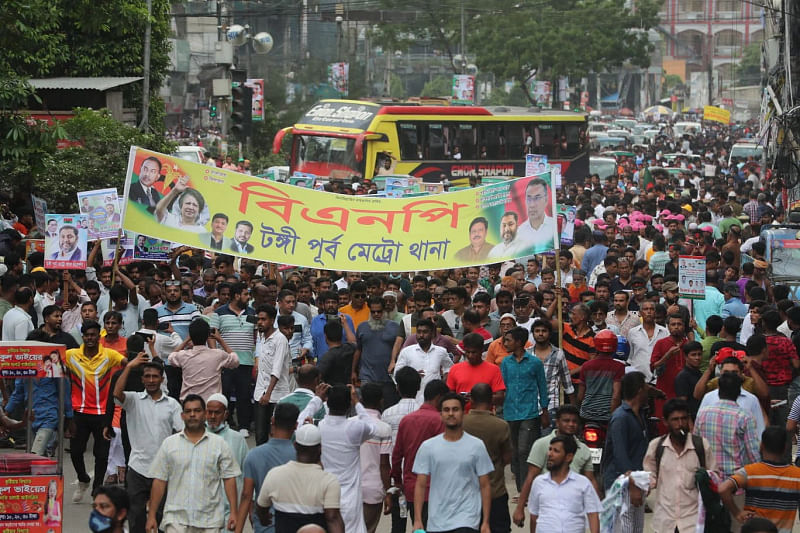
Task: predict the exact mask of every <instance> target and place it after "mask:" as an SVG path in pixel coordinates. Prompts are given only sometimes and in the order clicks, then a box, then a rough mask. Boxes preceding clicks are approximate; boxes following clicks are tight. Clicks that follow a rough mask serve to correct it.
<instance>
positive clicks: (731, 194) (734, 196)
mask: <svg viewBox="0 0 800 533" xmlns="http://www.w3.org/2000/svg"><path fill="white" fill-rule="evenodd" d="M728 198H736V193H735V192H733V191H731V192H729V193H728Z"/></svg>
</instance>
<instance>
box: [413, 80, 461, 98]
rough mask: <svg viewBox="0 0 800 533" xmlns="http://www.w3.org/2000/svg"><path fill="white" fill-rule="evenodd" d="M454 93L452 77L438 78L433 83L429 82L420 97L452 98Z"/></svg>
mask: <svg viewBox="0 0 800 533" xmlns="http://www.w3.org/2000/svg"><path fill="white" fill-rule="evenodd" d="M452 93H453V78H452V77H450V76H436V77H435V78H433V79H432V80H431V81H429V82H427V83H426V84H425V86H424V87H422V91H420V93H419V95H420V96H425V97H437V96H450V95H451V94H452Z"/></svg>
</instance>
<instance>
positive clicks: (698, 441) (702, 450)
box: [656, 435, 706, 479]
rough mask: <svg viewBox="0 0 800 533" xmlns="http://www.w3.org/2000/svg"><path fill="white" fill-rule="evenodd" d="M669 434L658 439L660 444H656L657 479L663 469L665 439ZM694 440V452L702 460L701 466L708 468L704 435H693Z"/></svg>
mask: <svg viewBox="0 0 800 533" xmlns="http://www.w3.org/2000/svg"><path fill="white" fill-rule="evenodd" d="M667 437H669V435H664V436H663V437H661V438H660V439H658V446H656V479H658V473H659V472H660V471H661V458H662V457H663V456H664V440H666V438H667ZM692 442H693V443H694V453H696V454H697V460H698V461H699V462H700V468H702V469H704V470H705V468H706V447H705V445H704V444H703V437H700V436H699V435H692Z"/></svg>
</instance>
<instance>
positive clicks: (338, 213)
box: [123, 147, 558, 272]
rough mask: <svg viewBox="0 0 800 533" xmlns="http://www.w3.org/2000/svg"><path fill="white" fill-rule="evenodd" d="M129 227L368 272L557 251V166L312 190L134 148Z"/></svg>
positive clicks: (282, 259)
mask: <svg viewBox="0 0 800 533" xmlns="http://www.w3.org/2000/svg"><path fill="white" fill-rule="evenodd" d="M124 204H125V213H124V219H123V227H124V228H125V229H127V230H130V231H133V232H136V233H140V234H144V235H149V236H151V237H155V238H158V239H163V240H165V241H170V242H175V243H183V244H186V245H189V246H193V247H197V248H203V249H205V250H209V251H212V252H217V253H225V254H232V255H238V256H242V257H248V258H252V259H256V260H261V261H270V262H274V263H282V264H288V265H297V266H306V267H312V268H325V269H332V270H349V271H363V272H397V271H413V270H432V269H433V270H435V269H445V268H455V267H464V266H470V265H481V264H486V263H494V262H501V261H504V260H507V259H514V258H518V257H524V256H527V255H532V254H534V253H540V252H544V251H547V250H552V249H553V246H554V242H556V240H555V238H556V235H557V231H558V223H557V220H556V217H555V216H554V212H555V209H554V207H553V206H555V191H554V190H553V188H552V187H551V185H550V174H549V173H546V174H542V175H539V176H534V177H528V178H520V179H517V180H511V181H505V182H501V183H495V184H491V185H486V186H484V187H479V188H475V189H469V190H464V191H457V192H450V193H443V194H431V195H428V196H420V197H414V198H380V197H375V196H350V195H343V194H333V193H328V192H323V191H315V190H309V189H305V188H300V187H296V186H293V185H288V184H284V183H278V182H274V181H268V180H264V179H261V178H256V177H253V176H247V175H244V174H239V173H237V172H232V171H228V170H223V169H220V168H216V167H210V166H207V165H201V164H198V163H193V162H190V161H186V160H183V159H179V158H175V157H170V156H166V155H163V154H159V153H155V152H150V151H147V150H143V149H141V148H136V147H132V148H131V153H130V159H129V161H128V174H127V178H126V181H125V197H124Z"/></svg>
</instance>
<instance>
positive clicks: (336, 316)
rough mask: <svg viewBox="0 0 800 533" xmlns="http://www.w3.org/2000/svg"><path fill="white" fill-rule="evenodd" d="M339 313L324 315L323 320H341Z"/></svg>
mask: <svg viewBox="0 0 800 533" xmlns="http://www.w3.org/2000/svg"><path fill="white" fill-rule="evenodd" d="M341 320H342V319H341V318H339V315H327V314H326V315H325V322H341Z"/></svg>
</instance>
